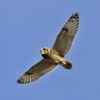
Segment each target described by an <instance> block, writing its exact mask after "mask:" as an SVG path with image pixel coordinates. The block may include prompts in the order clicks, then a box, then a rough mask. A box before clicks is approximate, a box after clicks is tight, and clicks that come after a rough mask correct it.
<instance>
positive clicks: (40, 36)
mask: <svg viewBox="0 0 100 100" xmlns="http://www.w3.org/2000/svg"><path fill="white" fill-rule="evenodd" d="M76 12H78V13H79V15H80V25H79V30H78V33H77V36H76V38H75V41H74V44H73V46H72V48H71V50H70V52H69V54H68V55H67V56H66V57H65V59H66V60H68V61H70V62H72V63H73V66H74V67H73V69H72V70H65V69H64V68H63V67H61V66H58V68H57V69H56V70H55V71H53V72H52V73H50V74H48V75H46V76H44V77H42V78H40V79H39V80H38V81H36V82H34V83H31V84H27V85H21V84H18V83H17V79H18V78H19V77H20V76H21V75H22V74H23V73H24V72H25V71H27V70H28V69H29V68H30V67H31V66H32V65H33V64H35V63H37V62H38V61H39V60H41V59H42V57H41V54H40V49H41V48H42V47H49V48H51V47H52V46H53V43H54V41H55V39H56V36H57V35H58V33H59V32H60V30H61V28H62V27H63V26H64V24H65V23H66V21H67V20H68V19H69V17H70V16H71V15H72V13H76ZM0 78H1V81H0V100H100V1H99V0H0Z"/></svg>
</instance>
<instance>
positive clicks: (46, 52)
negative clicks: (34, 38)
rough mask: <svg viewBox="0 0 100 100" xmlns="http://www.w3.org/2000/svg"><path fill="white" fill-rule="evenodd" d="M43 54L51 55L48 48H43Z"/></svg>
mask: <svg viewBox="0 0 100 100" xmlns="http://www.w3.org/2000/svg"><path fill="white" fill-rule="evenodd" d="M40 52H41V54H49V53H50V49H49V48H47V47H44V48H41V50H40Z"/></svg>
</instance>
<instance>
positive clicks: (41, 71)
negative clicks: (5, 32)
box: [17, 13, 79, 84]
mask: <svg viewBox="0 0 100 100" xmlns="http://www.w3.org/2000/svg"><path fill="white" fill-rule="evenodd" d="M78 27H79V14H78V13H75V14H72V16H71V17H70V18H69V20H68V21H67V23H66V24H65V25H64V27H63V28H62V30H61V31H60V33H59V34H58V36H57V38H56V41H55V43H54V45H53V47H52V49H49V48H47V47H44V48H42V49H41V50H40V52H41V55H42V57H43V59H42V60H41V61H40V62H38V63H37V64H35V65H33V66H32V67H31V68H30V69H29V70H28V71H27V72H25V73H24V74H23V75H22V76H21V77H20V78H19V79H18V80H17V82H18V83H20V84H26V83H30V82H34V81H36V80H38V79H39V78H40V77H41V76H44V75H46V74H48V73H49V72H51V71H53V70H54V69H55V68H56V67H57V65H58V64H60V65H61V66H62V67H64V68H65V69H71V68H72V63H70V62H68V61H66V60H65V59H64V58H63V57H64V56H65V55H66V54H67V53H68V51H69V50H70V48H71V45H72V43H73V40H74V37H75V35H76V33H77V30H78Z"/></svg>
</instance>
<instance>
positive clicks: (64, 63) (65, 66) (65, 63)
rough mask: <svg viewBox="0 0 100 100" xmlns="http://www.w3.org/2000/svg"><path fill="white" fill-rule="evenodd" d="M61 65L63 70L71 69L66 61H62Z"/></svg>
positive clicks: (70, 65) (70, 64)
mask: <svg viewBox="0 0 100 100" xmlns="http://www.w3.org/2000/svg"><path fill="white" fill-rule="evenodd" d="M60 64H61V65H62V67H64V68H65V69H71V68H72V66H73V65H72V63H71V62H68V61H66V60H64V61H63V62H61V63H60Z"/></svg>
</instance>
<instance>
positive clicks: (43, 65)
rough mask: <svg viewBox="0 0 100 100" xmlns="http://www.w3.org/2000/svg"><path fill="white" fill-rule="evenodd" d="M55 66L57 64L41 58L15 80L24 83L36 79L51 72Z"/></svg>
mask: <svg viewBox="0 0 100 100" xmlns="http://www.w3.org/2000/svg"><path fill="white" fill-rule="evenodd" d="M56 67H57V64H54V63H52V62H49V61H47V60H45V59H42V60H41V61H40V62H38V63H37V64H35V65H33V66H32V67H31V68H30V69H29V70H28V71H27V72H25V73H24V74H23V75H22V76H21V77H20V78H19V79H18V80H17V82H18V83H20V84H26V83H30V82H34V81H36V80H38V79H39V78H40V77H41V76H43V75H45V74H47V73H49V72H51V71H52V70H54V69H55V68H56Z"/></svg>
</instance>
